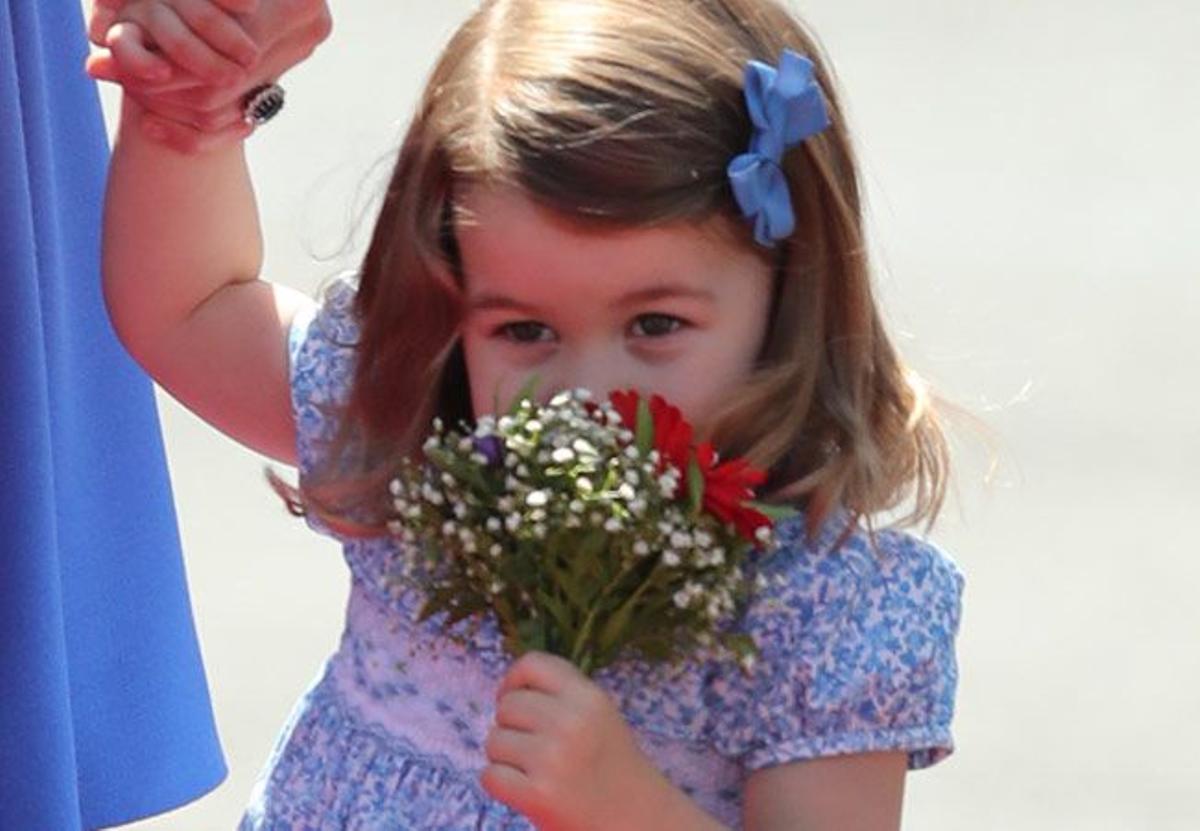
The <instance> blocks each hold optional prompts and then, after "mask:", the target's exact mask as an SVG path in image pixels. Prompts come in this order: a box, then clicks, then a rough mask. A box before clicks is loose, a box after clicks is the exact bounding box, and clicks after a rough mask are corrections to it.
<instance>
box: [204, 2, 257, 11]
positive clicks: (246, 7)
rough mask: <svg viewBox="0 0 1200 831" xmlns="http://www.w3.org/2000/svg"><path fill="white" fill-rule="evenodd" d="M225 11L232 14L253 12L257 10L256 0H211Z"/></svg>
mask: <svg viewBox="0 0 1200 831" xmlns="http://www.w3.org/2000/svg"><path fill="white" fill-rule="evenodd" d="M213 2H214V3H216V4H217V5H218V6H220V7H221V8H223V9H224V10H225V11H227V12H233V13H234V14H253V13H254V12H256V11H258V0H213Z"/></svg>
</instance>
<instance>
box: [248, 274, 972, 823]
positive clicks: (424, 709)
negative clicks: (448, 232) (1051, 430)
mask: <svg viewBox="0 0 1200 831" xmlns="http://www.w3.org/2000/svg"><path fill="white" fill-rule="evenodd" d="M355 287H356V279H355V276H354V273H353V272H347V273H344V274H341V275H338V276H337V278H336V280H335V281H333V282H332V283H331V285H330V287H329V288H328V290H327V291H326V293H325V294H324V296H323V300H322V303H321V304H320V305H319V306H317V307H316V310H315V312H313V313H310V314H307V315H303V316H301V317H299V318H298V319H297V320H296V321H295V323H294V324H293V326H292V329H291V332H290V334H289V343H288V346H289V361H290V368H291V386H292V398H293V405H294V412H295V416H296V423H297V432H298V453H299V458H298V463H299V470H300V475H301V477H304V476H305V475H306V474H307V472H308V471H310V470H312V469H313V466H314V465H315V464H316V463H317V462H318V460H319V452H320V448H321V444H320V443H321V440H322V439H328V438H329V437H330V436H331V435H332V430H333V427H334V425H333V424H332V422H331V420H329V419H327V418H326V417H325V416H324V415H323V414H322V412H321V410H320V408H319V406H318V405H322V404H324V405H329V404H336V403H338V402H341V401H344V400H346V396H347V395H348V393H349V386H350V381H351V377H352V368H353V357H354V355H353V344H354V342H355V340H356V337H357V328H356V320H355V318H354V315H353V307H352V303H353V299H354V292H355ZM802 519H803V517H802V516H801V517H797V518H794V519H791V520H788V521H786V522H782V523H779V524H778V525H777V536H778V540H779V545H778V550H776V551H774V552H772V554H771V556H770V557H769V558H767V559H766V560H764V561H763V564H762V573H763V575H764V576H765V577H766V578H767V579H766V581H765V586H766V588H764V589H762V590H760V591H759V592H757V594H756V595H755V596H754V598H753V600H752V601H751V603H750V604H749V605H748V607H747V609H746V612H745V615H744V617H743V618H741V619H740V621H739V623H738V625H739V626H740V627H742V629H743V631H747V632H749V633H750V634H752V635H753V637H754V638H755V640H756V642H757V643H758V645H759V647H760V658H759V661H758V664H757V666H756V667H755V668H754V671H753V673H751V674H750V675H749V676H747V675H745V674H744V673H743V672H742V670H741V669H740V668H739V667H738V666H737V665H736V664H734V663H732V662H729V661H717V660H715V659H700V658H697V659H694V660H692V661H688V662H684V663H683V664H682V665H680V666H677V667H657V666H653V665H648V664H645V663H643V662H641V661H640V660H626V661H623V662H618V663H616V664H613V665H611V666H609V667H606V668H604V669H603V670H601V671H600V672H598V673H597V674H596V675H595V676H594V677H593V680H594V681H595V682H596V683H597V684H598V685H600V686H601V687H603V688H604V689H605V690H606V691H607V692H609V693H610V694H611V695H612V696H613V698H614V700H615V701H616V702H617V703H618V704H619V705H620V707H621V710H622V712H623V714H624V715H625V718H626V721H627V722H628V723H629V725H630V726H631V728H633V730H634V733H635V736H636V738H637V740H638V742H639V744H640V746H641V748H642V750H643V752H645V753H646V754H647V756H649V757H650V758H651V759H652V760H653V761H654V762H655V763H656V764H657V766H658V767H659V769H660V770H661V771H662V772H663V774H664V775H665V776H666V777H667V778H668V779H669V780H670V781H672V782H673V783H674V784H675V785H676V786H677V787H679V788H680V789H682V790H683V791H684V792H686V793H687V794H689V795H690V796H691V797H692V799H693V800H694V801H695V802H696V803H697V804H698V805H699V806H700V807H702V808H703V809H704V810H706V811H708V812H709V813H711V814H712V815H713V816H714V817H716V818H717V819H719V820H720V821H722V822H724V823H725V824H726V825H728V826H729V827H731V828H734V829H737V828H740V827H741V817H740V813H741V792H742V782H743V780H744V777H745V775H746V774H747V773H748V772H750V771H753V770H756V769H759V768H763V767H766V766H768V765H777V764H781V763H784V762H789V761H794V760H799V759H811V758H814V757H818V756H831V755H835V754H844V753H859V752H864V751H875V750H890V749H902V750H905V751H907V754H908V767H909V769H914V770H915V769H919V768H925V767H928V766H930V765H933V764H935V763H936V762H939V761H941V760H942V759H944V758H946V757H947V756H948V755H950V753H952V752H953V750H954V743H953V739H952V737H951V721H952V717H953V715H954V700H955V691H956V687H957V680H958V668H957V662H956V656H955V638H956V635H957V633H958V628H959V620H960V615H961V608H962V592H963V586H964V577H963V574H962V572H961V571H960V570H959V568H958V566H957V565H956V564H955V562H954V561H953V560H952V559H951V558H950V557H949V556H948V555H947V554H946V553H945V552H943V551H942V550H940V549H939V548H938V547H937V546H936V545H934V544H932V543H930V542H927V541H924V540H921V539H919V538H917V537H915V536H913V535H911V534H909V533H907V532H903V531H897V530H894V529H886V530H883V531H880V532H878V533H877V535H876V538H877V540H878V542H879V546H878V550H877V551H876V550H872V549H871V547H870V546H869V544H868V540H867V537H866V533H865V531H862V530H861V529H855V530H854V531H853V532H852V534H851V535H850V537H849V538H848V540H847V541H846V542H844V543H843V544H842V545H841V547H840V548H838V549H836V550H829V549H831V548H832V544H833V543H834V542H835V541H836V539H837V538H838V537H839V536H840V532H841V531H842V530H843V529H844V527H845V523H846V521H847V515H846V514H845V513H844V512H842V513H839V514H837V515H835V516H834V517H833V518H831V519H830V520H829V521H828V522H827V523H826V524H825V525H824V527H823V528H822V532H821V534H820V538H819V539H818V540H817V541H816V542H815V543H814V544H811V545H810V544H807V543H806V542H805V541H804V537H803V533H802ZM307 522H308V523H309V525H310V526H312V527H313V528H314V529H315V530H317V531H319V532H321V533H324V534H328V535H330V536H334V537H335V538H338V539H339V540H341V542H342V543H343V550H344V555H345V559H346V562H347V564H348V566H349V568H350V571H351V573H352V577H353V579H352V584H351V585H352V588H351V592H350V598H349V603H348V607H347V613H346V623H345V629H344V631H343V634H342V637H341V642H340V645H339V647H338V648H337V650H336V651H335V652H334V654H333V655H331V656H330V657H329V659H328V660H327V661H326V662H325V664H324V665H323V666H322V668H321V670H320V672H319V673H318V674H317V676H316V677H315V679H314V681H313V683H312V684H311V685H310V686H309V688H308V689H307V690H306V691H305V693H304V694H303V695H302V696H301V698H300V700H299V701H298V702H297V704H296V705H295V708H294V709H293V711H292V713H291V715H290V717H289V718H288V720H287V723H286V725H285V726H284V728H283V731H282V733H281V734H280V736H279V738H278V740H277V742H276V744H275V747H274V748H273V750H272V752H271V754H270V758H269V759H268V761H267V763H266V765H265V767H264V768H263V770H262V772H261V774H260V776H259V778H258V780H257V782H256V784H255V787H254V790H253V793H252V796H251V801H250V805H249V807H248V808H247V810H246V812H245V814H244V815H243V817H242V820H241V824H240V827H239V831H253V829H271V831H284V829H287V831H305V830H312V831H316V829H359V830H360V831H366V830H367V829H371V830H372V831H384V830H385V829H387V831H400V829H447V830H448V831H456V830H457V829H462V831H467V829H471V831H483V829H488V830H489V831H490V830H491V829H532V828H533V827H534V826H533V825H532V824H531V823H530V822H529V821H528V820H527V819H526V818H525V817H524V816H522V815H521V814H520V813H518V812H516V811H514V810H513V809H511V808H509V807H508V806H507V805H505V804H503V803H501V802H499V801H497V800H495V799H493V798H492V797H491V796H490V795H489V794H488V793H487V792H486V791H485V790H484V789H483V787H482V786H481V785H480V784H479V776H480V773H481V772H482V771H483V769H484V768H485V767H486V766H487V758H486V754H485V752H484V749H483V745H484V742H485V740H486V737H487V734H488V731H489V729H490V727H491V724H492V723H493V721H494V715H495V709H494V695H495V690H496V686H497V685H498V684H499V682H500V679H501V677H502V676H503V675H504V673H505V671H506V669H507V668H508V666H509V665H510V664H511V662H512V659H511V658H510V657H509V656H508V655H506V654H505V653H504V652H503V650H502V648H501V639H500V635H499V633H498V631H497V628H496V626H495V624H494V623H493V622H492V621H491V620H490V619H489V620H487V621H485V622H484V623H483V625H481V626H479V627H478V629H476V630H475V631H474V632H471V630H470V628H469V626H468V625H467V623H466V622H464V623H460V624H458V626H459V627H462V628H461V629H456V630H455V631H456V632H459V633H460V634H461V635H462V636H464V637H465V638H466V643H465V644H460V643H457V642H455V641H454V640H451V639H450V638H447V637H446V635H445V632H444V630H443V628H442V627H441V626H440V625H439V619H440V618H441V616H435V617H434V618H431V619H429V620H426V621H423V622H417V621H416V620H415V617H416V612H417V611H418V609H419V608H420V605H421V598H420V597H419V596H416V594H415V592H414V591H413V590H405V589H397V588H396V587H395V585H394V584H390V583H389V582H388V581H387V580H386V579H385V578H386V573H387V572H388V570H389V566H390V567H391V568H394V567H395V563H396V562H397V559H396V558H397V557H400V556H402V555H403V548H404V546H403V544H402V543H397V542H395V541H393V540H391V539H389V538H376V539H370V540H355V539H351V538H344V537H340V536H338V535H337V534H336V533H335V532H333V531H332V530H331V529H330V528H328V527H327V526H325V525H324V524H323V523H322V522H321V521H320V520H319V519H316V518H313V517H309V518H308V519H307ZM418 647H420V648H418Z"/></svg>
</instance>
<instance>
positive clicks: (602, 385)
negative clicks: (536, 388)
mask: <svg viewBox="0 0 1200 831" xmlns="http://www.w3.org/2000/svg"><path fill="white" fill-rule="evenodd" d="M633 386H635V383H634V378H633V376H632V373H630V372H629V371H628V368H627V367H625V366H624V365H623V364H622V362H621V361H620V360H618V359H615V358H614V357H613V356H611V355H609V354H608V353H607V352H604V351H600V350H597V351H595V352H589V353H586V354H582V355H577V356H574V357H572V358H570V359H568V360H567V361H565V362H564V363H563V364H562V365H561V366H560V368H559V372H558V373H557V374H556V375H555V377H554V379H553V382H552V383H551V384H549V385H548V387H549V392H548V396H549V397H553V396H554V394H555V393H557V392H561V391H563V390H571V389H575V388H577V387H584V388H586V389H588V390H590V391H591V393H592V395H593V396H594V398H595V399H596V400H597V401H599V400H603V399H605V398H607V397H608V394H609V392H611V391H612V390H616V389H628V388H630V387H633Z"/></svg>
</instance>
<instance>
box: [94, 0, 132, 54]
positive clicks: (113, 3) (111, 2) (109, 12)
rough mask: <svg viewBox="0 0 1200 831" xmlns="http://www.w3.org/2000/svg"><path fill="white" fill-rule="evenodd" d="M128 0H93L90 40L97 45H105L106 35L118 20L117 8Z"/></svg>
mask: <svg viewBox="0 0 1200 831" xmlns="http://www.w3.org/2000/svg"><path fill="white" fill-rule="evenodd" d="M124 2H126V0H92V8H91V11H90V13H89V14H88V40H90V41H91V42H92V43H94V44H96V45H97V46H104V45H105V36H106V35H107V34H108V30H109V28H110V27H111V26H112V25H113V23H115V22H116V20H117V10H118V9H120V8H121V6H122V4H123V3H124Z"/></svg>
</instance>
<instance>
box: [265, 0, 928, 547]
mask: <svg viewBox="0 0 1200 831" xmlns="http://www.w3.org/2000/svg"><path fill="white" fill-rule="evenodd" d="M785 47H789V48H791V49H793V50H795V51H796V52H799V53H800V54H801V55H804V56H805V57H807V58H808V59H809V60H811V61H812V62H813V63H814V65H815V71H814V78H815V80H816V82H817V83H818V84H819V85H820V88H821V90H822V93H823V95H824V98H825V102H826V109H827V111H828V114H829V118H830V121H831V125H830V126H829V127H828V128H827V129H826V130H824V131H822V132H820V133H818V134H816V135H814V136H811V137H810V138H808V139H807V140H806V141H805V142H804V143H803V144H802V145H800V146H798V147H795V148H793V149H791V150H789V151H788V152H787V154H786V156H785V158H784V165H783V166H784V170H785V173H786V175H787V178H788V181H789V187H790V191H791V198H792V204H793V206H794V210H795V216H796V231H795V233H794V234H793V235H792V236H791V237H790V238H788V239H786V240H783V241H781V242H780V243H779V244H778V246H777V248H775V249H772V250H769V249H765V248H762V247H761V246H758V245H757V243H755V242H754V239H753V233H752V228H751V225H750V223H749V222H748V221H746V220H744V219H743V218H742V217H741V214H740V212H739V210H738V208H737V205H736V202H735V200H734V197H733V195H732V191H731V189H730V186H729V181H728V177H727V173H726V169H727V166H728V164H729V162H730V160H732V159H733V158H734V157H735V156H737V155H739V154H740V153H743V152H745V151H746V149H747V148H748V146H749V143H750V138H751V135H752V124H751V121H750V117H749V113H748V111H747V108H746V104H745V96H744V89H743V79H744V70H745V65H746V62H747V61H748V60H750V59H752V58H754V59H758V60H762V61H765V62H768V63H771V64H772V65H775V64H776V62H777V61H778V58H779V55H780V53H781V52H782V50H783V49H784V48H785ZM469 181H486V182H493V183H504V184H513V185H516V186H518V187H520V188H521V189H523V191H524V192H525V193H527V194H528V195H529V196H530V198H532V199H534V200H536V201H538V202H539V203H541V204H544V205H546V206H548V207H549V208H551V209H553V210H554V211H556V212H558V213H559V214H561V215H562V216H564V217H566V218H568V219H571V220H574V221H578V222H579V223H582V224H583V225H586V226H589V227H598V228H602V227H604V226H605V225H609V226H625V227H629V226H648V225H652V224H660V223H671V222H688V223H700V222H702V221H705V220H709V219H712V218H713V217H716V216H720V217H724V218H727V219H728V222H719V223H716V225H715V226H714V227H718V228H721V229H724V231H726V232H727V235H728V238H729V239H730V240H732V241H734V242H736V244H741V245H746V246H752V247H755V248H757V249H758V250H759V251H760V254H761V256H762V257H764V258H766V259H767V261H768V262H771V263H773V264H774V266H775V268H776V278H775V290H774V299H773V303H772V311H771V316H770V320H769V322H768V327H769V328H768V330H767V337H766V341H765V345H764V349H763V352H762V354H761V355H760V357H759V361H758V365H757V366H756V368H755V370H754V371H753V372H752V373H751V374H750V375H749V377H747V378H745V379H744V383H742V384H741V386H740V387H739V388H738V389H736V390H732V391H731V394H730V395H729V396H728V397H727V402H728V403H727V404H726V405H725V406H724V407H723V408H722V409H721V410H720V411H719V412H718V413H715V414H713V415H712V416H710V417H708V419H707V421H708V423H710V424H714V425H715V426H714V429H713V430H712V432H711V434H710V436H709V438H711V439H712V440H713V442H714V444H715V446H716V447H717V448H718V449H719V450H720V452H721V455H722V456H723V457H732V456H735V455H744V456H746V457H748V458H749V460H750V461H751V462H752V463H753V464H755V465H756V466H758V467H761V468H764V469H767V470H768V471H769V478H768V480H767V482H766V483H765V484H764V486H763V487H762V488H761V489H760V491H759V495H760V498H761V499H762V500H764V501H767V502H781V503H784V502H785V503H788V504H792V505H796V506H799V507H803V508H805V510H806V515H807V521H808V530H809V531H810V532H815V530H816V529H817V528H818V527H819V526H820V524H821V523H822V522H823V520H824V518H825V517H826V516H828V514H829V512H830V511H831V510H832V509H833V508H835V507H836V506H838V505H839V504H840V505H843V506H845V507H846V508H848V509H849V510H850V511H851V512H852V514H853V516H854V517H855V518H856V519H857V518H858V517H866V518H867V519H868V523H869V522H870V517H871V515H872V514H874V513H876V512H879V511H884V510H888V509H891V508H894V507H896V506H897V505H899V504H901V503H902V502H903V501H904V500H905V499H906V498H907V497H908V496H909V495H913V492H914V490H915V499H914V503H915V504H914V505H913V507H912V510H911V512H910V513H909V514H908V515H907V516H906V517H903V518H902V519H901V520H900V521H898V523H897V524H915V523H916V522H918V521H919V520H921V519H925V520H927V523H928V525H929V526H931V525H932V523H933V520H934V518H935V517H936V515H937V513H938V511H939V510H940V507H941V504H942V501H943V498H944V494H945V487H946V479H947V476H948V474H949V467H948V462H949V454H948V448H947V443H946V438H945V435H944V433H943V430H942V427H941V426H940V423H939V418H938V413H937V411H936V410H935V409H934V407H933V403H934V402H935V400H936V401H937V402H938V403H939V404H941V403H944V402H941V400H940V399H936V398H935V396H933V395H932V394H931V393H930V392H929V391H928V389H927V387H926V386H925V385H924V384H923V383H922V382H921V380H920V379H919V378H917V376H916V375H915V373H913V372H912V371H911V370H910V369H909V368H908V367H907V366H906V365H905V364H904V363H903V361H902V360H901V358H900V357H899V355H898V354H897V352H896V351H895V349H894V348H893V346H892V344H891V342H890V341H889V339H888V337H887V334H886V333H885V332H884V328H883V326H882V325H881V320H880V316H879V313H878V310H877V308H876V304H875V301H874V298H873V296H872V290H871V279H870V270H869V267H868V261H867V257H866V242H865V240H864V236H863V222H862V210H861V200H860V183H859V179H858V169H857V165H856V161H855V157H854V154H853V152H852V148H851V142H850V137H849V132H848V128H847V125H846V122H845V120H844V118H843V112H842V109H841V106H840V105H839V101H838V95H837V92H836V89H835V85H834V79H833V77H832V75H831V72H830V70H829V66H828V60H827V59H826V58H824V57H823V56H822V54H821V51H820V49H819V47H818V43H817V41H816V38H815V37H813V35H811V34H810V33H809V32H807V31H806V30H805V28H804V27H803V25H802V24H801V23H800V21H798V20H797V19H796V17H795V16H794V15H793V13H791V12H790V11H789V10H787V9H786V8H785V7H784V6H783V5H781V4H780V3H777V2H774V0H491V1H490V2H483V3H482V4H481V6H480V7H479V8H478V9H477V10H476V11H475V13H474V14H472V15H471V17H470V19H468V20H467V21H466V22H465V23H464V24H463V25H462V26H461V27H460V28H459V29H458V30H457V31H456V32H455V34H454V35H453V37H452V39H451V40H450V42H449V43H448V45H447V46H446V48H445V49H444V51H443V52H442V54H441V56H440V58H439V60H438V61H437V64H436V66H435V67H434V69H433V72H432V75H431V77H430V78H429V81H428V84H427V86H426V89H425V91H424V93H423V95H422V97H421V100H420V102H419V105H418V107H417V111H416V113H415V116H414V118H413V121H412V124H411V126H410V128H409V130H408V134H407V136H406V138H405V140H404V142H403V145H402V147H401V150H400V154H399V158H398V160H397V162H396V165H395V168H394V172H393V173H392V176H391V179H390V182H389V185H388V188H387V191H386V194H385V196H384V202H383V205H382V208H381V212H380V214H379V218H378V222H377V223H376V225H375V228H374V231H373V234H372V238H371V242H370V247H369V250H368V251H367V254H366V257H365V259H364V261H363V262H362V265H361V268H360V271H359V274H360V283H359V289H358V293H357V295H356V299H355V304H354V312H355V313H356V314H357V316H358V318H359V320H360V323H361V331H360V337H359V340H358V343H357V346H356V347H355V349H356V352H355V355H356V361H355V370H354V380H353V387H352V391H351V393H350V396H349V400H348V401H347V402H346V407H345V409H344V411H343V412H340V413H338V414H337V416H338V423H339V428H338V435H337V437H336V438H335V440H334V441H333V442H332V444H331V445H330V447H329V449H328V451H327V453H326V454H325V456H324V459H323V461H324V464H321V465H319V466H318V467H319V468H320V469H319V470H314V471H311V472H309V473H308V475H306V476H305V477H304V479H303V480H302V481H301V486H300V488H299V489H295V488H292V487H291V486H289V485H288V484H287V483H286V482H284V481H283V480H282V479H280V478H279V477H278V476H277V475H276V474H275V473H274V472H273V471H270V470H268V474H267V475H268V478H269V479H270V481H271V484H272V486H273V487H274V488H275V489H276V490H277V492H279V493H280V494H281V495H282V496H283V497H284V498H285V499H287V501H288V504H289V508H290V509H291V510H292V511H293V513H297V514H302V513H304V512H306V511H310V512H314V513H315V515H317V516H319V517H320V518H321V519H322V520H324V521H326V522H327V523H328V524H329V525H331V526H333V527H336V528H338V529H340V530H341V531H343V532H345V533H346V534H348V535H352V536H356V535H378V534H383V533H386V530H385V527H384V522H385V519H384V514H385V512H386V510H387V508H388V507H389V498H388V493H387V487H386V484H387V481H388V480H389V479H390V478H392V476H394V474H395V472H396V470H397V466H398V460H399V459H400V458H401V457H402V456H405V455H408V456H412V457H415V458H419V457H420V455H421V444H422V441H423V439H424V437H425V435H426V433H427V430H428V428H429V424H430V422H431V420H432V419H433V417H434V416H435V415H440V416H441V418H442V419H443V421H444V422H445V423H446V424H447V425H456V424H457V423H458V422H459V420H470V419H471V417H472V413H471V407H470V395H469V392H468V390H469V387H468V383H467V377H466V370H465V364H464V361H463V356H462V351H461V345H460V342H459V339H458V332H457V330H458V327H459V324H460V321H461V317H462V308H463V306H462V302H461V301H462V290H463V283H462V273H461V269H460V265H459V263H458V257H457V249H456V246H455V242H454V234H453V227H454V220H455V218H456V216H457V214H456V210H457V208H458V206H457V205H456V204H455V200H454V194H455V192H456V190H457V188H458V186H459V185H461V184H463V183H465V182H469ZM709 225H712V223H709ZM601 392H603V391H597V393H601ZM947 406H949V405H947Z"/></svg>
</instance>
